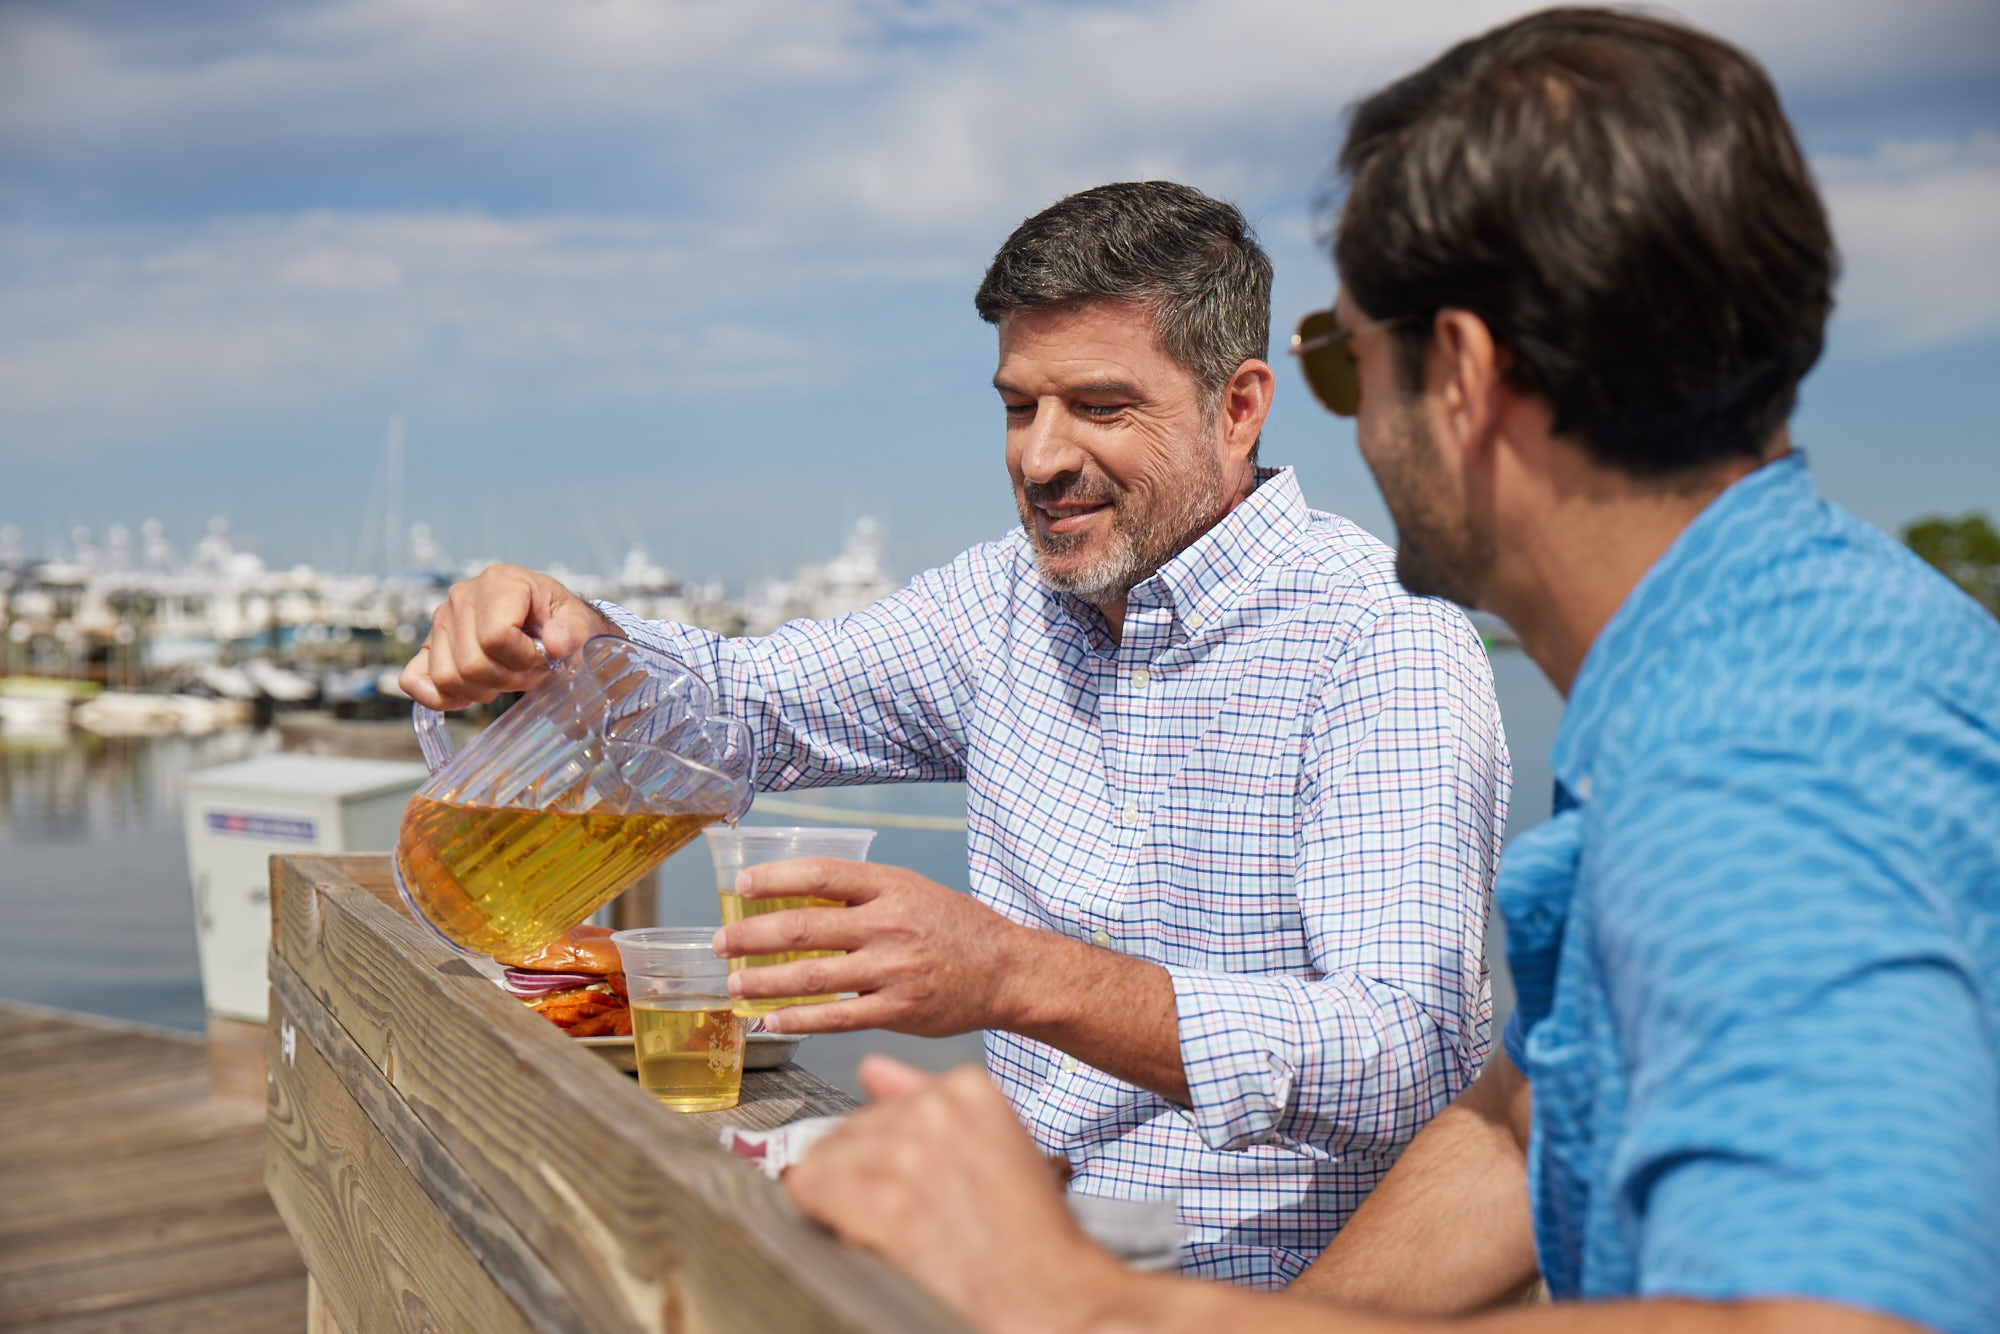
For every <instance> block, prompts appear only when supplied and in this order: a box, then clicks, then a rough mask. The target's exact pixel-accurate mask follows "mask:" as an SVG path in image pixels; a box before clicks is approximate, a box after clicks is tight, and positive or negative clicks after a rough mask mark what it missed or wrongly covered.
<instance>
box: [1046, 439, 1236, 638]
mask: <svg viewBox="0 0 2000 1334" xmlns="http://www.w3.org/2000/svg"><path fill="white" fill-rule="evenodd" d="M1196 467H1197V469H1198V473H1197V475H1194V476H1188V477H1179V478H1174V479H1171V482H1172V488H1171V489H1172V490H1173V492H1174V493H1175V494H1177V495H1178V496H1179V497H1180V499H1179V500H1178V501H1177V502H1175V503H1174V504H1173V505H1171V506H1169V507H1168V508H1167V510H1166V512H1165V513H1164V514H1160V513H1153V514H1146V515H1139V516H1134V515H1133V514H1132V512H1131V511H1130V510H1128V509H1127V508H1125V505H1124V503H1123V497H1119V498H1117V499H1114V500H1113V501H1112V503H1111V538H1112V546H1111V549H1110V550H1109V551H1107V552H1105V554H1104V556H1103V557H1102V558H1101V559H1099V560H1098V561H1097V562H1096V563H1095V564H1093V565H1090V566H1088V567H1086V568H1085V569H1082V570H1079V571H1075V572H1072V573H1069V574H1058V573H1057V572H1055V571H1053V570H1051V569H1050V568H1049V557H1050V556H1051V555H1052V554H1053V555H1060V554H1061V548H1060V547H1058V548H1056V549H1055V551H1054V552H1051V551H1049V550H1046V549H1045V548H1044V547H1043V544H1042V541H1041V539H1040V538H1039V537H1038V536H1037V535H1036V532H1035V522H1034V516H1033V515H1032V514H1023V515H1022V516H1021V526H1022V528H1023V529H1024V530H1025V531H1026V532H1027V534H1028V545H1029V546H1030V547H1031V548H1032V549H1033V550H1034V553H1035V568H1036V569H1037V570H1039V571H1041V574H1042V578H1044V579H1046V580H1048V582H1049V583H1050V584H1051V585H1053V586H1054V587H1055V588H1057V589H1060V590H1061V591H1062V592H1065V593H1068V594H1070V595H1071V596H1073V597H1078V598H1082V599H1083V600H1084V601H1085V602H1088V603H1090V604H1092V605H1093V606H1102V605H1103V604H1105V603H1107V602H1112V601H1115V600H1117V599H1118V598H1122V597H1124V596H1125V595H1126V594H1127V593H1129V592H1131V591H1132V590H1133V588H1135V587H1136V586H1138V585H1139V584H1142V583H1144V582H1145V581H1146V580H1148V579H1150V578H1152V577H1153V575H1154V574H1156V573H1158V572H1159V569H1160V567H1161V566H1162V565H1165V564H1166V563H1167V562H1168V561H1170V560H1172V559H1173V558H1174V557H1175V556H1178V555H1180V554H1181V552H1183V551H1185V550H1187V549H1188V548H1189V547H1191V546H1193V545H1194V544H1195V542H1196V541H1198V540H1199V539H1200V538H1201V535H1202V534H1203V533H1205V532H1207V531H1208V530H1209V529H1210V528H1212V527H1214V526H1215V521H1216V515H1217V512H1218V511H1219V510H1220V509H1221V508H1222V499H1223V497H1222V464H1221V462H1220V461H1219V460H1217V459H1215V458H1213V457H1211V456H1209V455H1206V454H1204V455H1203V456H1202V457H1201V459H1200V460H1199V462H1198V463H1197V465H1196Z"/></svg>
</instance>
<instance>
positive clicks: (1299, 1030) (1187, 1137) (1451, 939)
mask: <svg viewBox="0 0 2000 1334" xmlns="http://www.w3.org/2000/svg"><path fill="white" fill-rule="evenodd" d="M1259 482H1260V484H1259V486H1258V487H1257V489H1256V490H1255V491H1254V492H1252V493H1251V495H1250V496H1249V498H1248V499H1246V500H1245V501H1244V502H1243V503H1242V504H1241V505H1239V506H1238V507H1237V508H1236V509H1235V510H1234V511H1233V512H1231V513H1230V514H1229V515H1228V516H1227V517H1226V518H1224V519H1223V520H1222V521H1221V522H1220V523H1218V524H1217V525H1216V526H1215V527H1214V528H1213V529H1211V530H1210V531H1209V532H1208V533H1207V534H1205V535H1204V536H1203V537H1202V538H1201V539H1200V540H1199V541H1197V542H1196V543H1195V544H1194V545H1193V546H1191V547H1189V548H1188V549H1187V550H1186V551H1184V552H1182V553H1181V554H1180V555H1179V556H1177V557H1175V558H1174V559H1173V560H1172V561H1170V562H1168V563H1167V565H1166V566H1165V567H1164V568H1162V569H1161V570H1160V571H1159V573H1158V574H1156V575H1154V576H1153V577H1152V578H1150V579H1147V580H1146V581H1145V582H1144V583H1142V584H1140V585H1139V586H1138V587H1137V588H1134V589H1133V590H1132V592H1131V594H1130V596H1129V597H1128V599H1127V603H1126V611H1125V625H1124V632H1123V637H1122V640H1121V641H1120V642H1117V643H1114V642H1113V641H1112V639H1111V637H1110V635H1109V633H1108V631H1107V627H1106V625H1105V622H1104V620H1103V618H1102V616H1101V615H1100V614H1099V613H1098V612H1097V610H1096V609H1095V608H1093V607H1090V606H1088V605H1087V604H1085V603H1083V602H1081V601H1079V600H1078V599H1076V598H1073V597H1071V596H1069V595H1068V594H1065V593H1060V592H1057V591H1056V590H1054V589H1053V588H1051V587H1050V586H1049V585H1048V583H1047V582H1046V581H1044V580H1043V579H1042V578H1041V576H1040V575H1039V574H1038V573H1037V572H1036V570H1035V567H1034V560H1033V556H1032V552H1031V550H1030V548H1029V546H1028V542H1027V539H1026V536H1025V534H1023V533H1021V532H1020V531H1018V530H1017V531H1015V532H1013V533H1010V534H1009V535H1008V536H1007V537H1005V538H1003V539H1001V540H1000V541H998V542H991V543H987V544H985V545H983V546H978V547H974V548H973V549H972V550H970V551H968V552H966V553H965V554H964V555H962V556H960V557H959V558H958V559H957V560H955V561H953V562H952V563H951V564H949V565H947V566H944V567H943V568H941V569H936V570H932V571H930V572H928V573H926V574H924V575H921V576H919V577H918V578H917V579H916V580H915V582H913V583H911V584H910V586H909V587H907V588H905V589H903V590H902V591H901V592H899V593H897V594H895V595H894V596H892V597H888V598H884V599H883V600H882V601H880V602H878V603H876V604H875V605H874V606H872V607H870V608H868V609H867V610H866V611H861V612H856V613H855V614H853V615H850V616H843V617H840V618H838V619H837V620H832V621H824V622H811V621H794V622H792V623H791V624H789V625H786V626H784V627H782V628H780V629H779V630H778V631H777V632H776V633H774V634H771V635H767V636H764V637H761V638H755V639H725V638H722V637H720V636H717V635H713V634H709V633H707V632H705V631H700V630H694V629H690V628H687V627H685V626H679V625H671V624H664V623H659V622H649V621H642V620H639V619H637V618H635V617H632V616H630V615H629V614H626V613H624V612H622V611H621V610H620V609H618V608H615V607H606V608H605V610H606V612H607V613H608V614H610V615H611V616H612V618H613V619H614V620H616V621H617V622H618V624H619V625H620V626H621V628H623V629H624V630H625V631H626V633H628V634H630V635H631V636H632V637H633V638H634V639H637V640H640V641H642V642H650V643H653V644H657V645H658V646H660V647H662V648H665V649H667V650H668V651H670V652H672V653H674V654H675V655H677V656H679V657H681V658H683V659H685V660H686V661H688V662H689V663H691V664H693V665H694V666H695V667H697V668H698V669H699V670H700V671H701V672H702V674H703V675H704V676H706V677H707V678H708V679H709V680H710V682H711V683H713V684H714V685H715V686H716V688H717V690H718V691H719V693H720V694H721V696H722V698H723V699H724V700H725V701H727V703H728V705H729V707H730V708H731V709H733V710H734V711H735V712H736V713H738V714H739V715H740V716H741V717H742V718H743V719H744V720H745V721H746V722H747V723H748V724H749V725H750V727H751V729H752V731H753V732H754V733H755V735H756V738H757V745H758V759H759V767H758V773H759V777H758V785H759V786H760V787H762V788H764V789H766V790H770V791H778V790H782V789H785V788H792V787H816V786H827V785H833V784H844V783H894V782H926V781H940V780H954V779H962V780H963V781H964V782H965V784H966V791H967V795H966V813H967V822H968V831H967V852H968V856H969V858H970V864H971V884H972V890H973V893H974V894H976V895H978V897H979V898H980V899H981V900H982V901H984V902H985V903H987V904H988V905H990V906H992V907H993V908H995V909H997V910H998V911H1000V912H1002V913H1004V914H1005V915H1006V916H1008V917H1009V918H1011V919H1013V920H1014V921H1016V922H1020V923H1024V924H1026V925H1028V926H1033V927H1038V928H1040V929H1042V930H1046V931H1054V932H1058V933H1060V934H1062V935H1066V936H1070V937H1072V938H1074V939H1077V940H1085V941H1092V942H1094V943H1096V944H1098V945H1100V946H1103V947H1105V948H1109V949H1116V950H1123V951H1125V952H1127V953H1130V954H1133V955H1136V956H1138V957H1140V958H1143V959H1148V960H1151V961H1153V962H1154V963H1157V964H1160V965H1161V966H1162V967H1164V968H1165V969H1166V970H1167V971H1168V973H1169V974H1170V975H1171V977H1172V979H1173V985H1174V998H1175V1005H1176V1009H1177V1013H1178V1018H1179V1026H1180V1045H1181V1060H1182V1064H1183V1066H1184V1067H1185V1071H1186V1075H1187V1083H1188V1089H1189V1092H1190V1093H1191V1094H1192V1097H1193V1106H1192V1107H1190V1108H1178V1107H1175V1106H1174V1105H1172V1104H1171V1103H1169V1102H1167V1101H1166V1100H1165V1099H1163V1098H1161V1097H1159V1096H1158V1095H1156V1094H1153V1093H1149V1092H1147V1091H1146V1090H1144V1089H1141V1088H1137V1087H1135V1086H1133V1085H1131V1084H1128V1083H1126V1082H1124V1081H1123V1080H1120V1079H1115V1078H1113V1077H1112V1076H1110V1075H1108V1074H1105V1073H1103V1072H1102V1071H1099V1070H1095V1069H1092V1068H1091V1067H1089V1066H1086V1065H1081V1064H1079V1063H1078V1062H1077V1061H1076V1060H1075V1059H1074V1058H1073V1057H1069V1056H1066V1055H1065V1054H1064V1053H1063V1052H1061V1051H1059V1050H1056V1049H1055V1048H1052V1047H1049V1046H1046V1045H1044V1044H1042V1043H1039V1042H1032V1041H1029V1040H1028V1039H1026V1038H1022V1037H1018V1036H1015V1035H1014V1034H1011V1033H1000V1032H994V1033H989V1034H988V1035H987V1038H986V1060H987V1065H988V1067H989V1069H990V1070H991V1072H992V1074H993V1078H994V1079H995V1080H996V1081H997V1082H998V1083H999V1085H1000V1087H1001V1088H1002V1089H1003V1090H1005V1092H1006V1094H1007V1096H1008V1098H1009V1099H1010V1100H1011V1101H1012V1103H1013V1105H1014V1108H1015V1110H1016V1111H1017V1112H1018V1113H1019V1115H1020V1117H1021V1119H1022V1121H1024V1122H1025V1123H1026V1124H1027V1126H1028V1128H1029V1130H1030V1131H1031V1132H1032V1133H1033V1135H1034V1137H1035V1139H1036V1141H1037V1142H1038V1143H1039V1144H1040V1145H1041V1147H1042V1149H1043V1151H1044V1152H1046V1153H1049V1154H1055V1155H1060V1156H1062V1157H1066V1158H1068V1159H1069V1160H1070V1162H1071V1163H1072V1164H1073V1165H1074V1166H1075V1169H1076V1171H1075V1176H1074V1178H1073V1180H1072V1183H1071V1184H1072V1187H1073V1188H1074V1189H1077V1190H1080V1191H1083V1192H1085V1193H1092V1194H1101V1195H1116V1196H1125V1197H1138V1196H1146V1195H1157V1194H1162V1193H1166V1192H1177V1193H1178V1195H1179V1198H1180V1210H1181V1217H1182V1220H1183V1221H1184V1222H1185V1224H1186V1225H1187V1227H1188V1229H1189V1246H1188V1248H1187V1250H1186V1252H1185V1259H1184V1270H1185V1272H1188V1273H1193V1274H1199V1275H1203V1276H1206V1277H1210V1278H1219V1279H1228V1280H1233V1281H1236V1282H1240V1283H1250V1284H1257V1285H1263V1286H1277V1285H1279V1284H1282V1283H1284V1282H1286V1281H1288V1280H1290V1279H1291V1278H1292V1277H1294V1276H1295V1275H1296V1274H1298V1272H1299V1271H1300V1270H1301V1269H1303V1268H1304V1267H1305V1266H1306V1265H1307V1264H1308V1263H1310V1262H1311V1261H1312V1259H1313V1258H1314V1257H1315V1256H1317V1255H1318V1254H1319V1252H1320V1251H1321V1250H1322V1249H1323V1248H1324V1247H1325V1246H1326V1244H1327V1242H1328V1241H1329V1240H1330V1239H1331V1238H1332V1236H1333V1234H1334V1232H1335V1230H1336V1229H1338V1228H1339V1226H1340V1225H1341V1223H1343V1222H1344V1221H1345V1220H1346V1219H1347V1217H1348V1215H1349V1214H1351V1213H1352V1212H1353V1211H1354V1208H1355V1206H1356V1205H1358V1204H1360V1202H1361V1200H1362V1199H1363V1198H1364V1197H1365V1196H1366V1195H1367V1194H1368V1192H1369V1190H1370V1189H1372V1188H1373V1187H1374V1185H1375V1183H1376V1182H1377V1181H1379V1180H1380V1179H1381V1177H1382V1174H1383V1173H1384V1172H1386V1171H1387V1170H1388V1169H1389V1166H1390V1164H1391V1162H1392V1161H1393V1160H1394V1159H1395V1157H1396V1155H1397V1154H1398V1153H1399V1152H1400V1151H1401V1150H1402V1148H1403V1146H1404V1145H1406V1144H1408V1143H1409V1141H1410V1138H1411V1136H1413V1135H1415V1134H1416V1132H1417V1130H1418V1129H1419V1128H1420V1127H1421V1126H1422V1125H1423V1124H1424V1122H1425V1121H1427V1120H1429V1119H1430V1118H1431V1117H1432V1116H1433V1115H1435V1114H1436V1113H1437V1112H1438V1111H1439V1110H1440V1109H1441V1108H1443V1107H1444V1105H1445V1104H1446V1103H1447V1102H1449V1101H1450V1100H1451V1099H1452V1098H1453V1097H1454V1096H1455V1095H1456V1094H1457V1093H1458V1092H1459V1091H1460V1090H1461V1089H1462V1088H1464V1087H1465V1085H1466V1083H1467V1082H1468V1081H1469V1080H1470V1079H1471V1078H1472V1077H1473V1075H1474V1074H1476V1073H1477V1072H1478V1070H1479V1067H1480V1065H1481V1063H1482V1062H1483V1061H1484V1059H1485V1057H1486V1052H1487V1047H1488V1041H1489V1027H1490V1018H1491V996H1490V993H1489V990H1488V986H1487V976H1486V966H1485V952H1484V938H1485V923H1486V909H1487V903H1488V896H1489V894H1490V891H1491V886H1492V880H1493V870H1494V865H1495V863H1496V861H1497V859H1498V856H1499V852H1500V842H1501V836H1502V832H1503V830H1504V828H1505V825H1506V817H1507V796H1508V787H1509V783H1510V778H1511V775H1510V768H1509V764H1508V757H1507V746H1506V740H1505V737H1504V735H1503V734H1502V732H1501V726H1500V710H1499V706H1498V704H1497V702H1496V701H1495V699H1494V694H1493V678H1492V672H1491V670H1490V669H1489V667H1488V665H1487V661H1486V655H1485V653H1484V651H1483V649H1482V647H1481V645H1480V642H1479V638H1478V636H1477V635H1476V634H1475V633H1474V632H1473V630H1472V627H1471V626H1470V625H1469V624H1468V623H1467V622H1466V620H1465V618H1464V617H1463V616H1462V615H1461V614H1460V613H1459V612H1458V611H1457V610H1456V609H1454V608H1453V607H1451V606H1450V605H1448V604H1446V603H1442V602H1437V601H1431V600H1424V599H1416V598H1412V597H1410V596H1409V595H1408V594H1406V593H1404V592H1403V591H1402V589H1401V587H1400V586H1399V585H1398V584H1397V582H1396V577H1395V573H1394V557H1393V555H1392V553H1391V552H1390V551H1389V550H1388V549H1387V548H1385V547H1384V546H1382V544H1380V543H1379V542H1377V541H1375V540H1374V539H1373V538H1371V537H1369V536H1368V535H1367V534H1366V533H1364V532H1362V531H1361V530H1360V529H1358V528H1356V527H1355V526H1353V525H1352V524H1350V523H1348V522H1347V521H1346V520H1344V519H1340V518H1337V517H1335V516H1333V515H1330V514H1323V513H1319V512H1316V511H1313V510H1310V509H1308V508H1307V507H1306V504H1305V500H1304V498H1303V497H1302V496H1301V495H1300V493H1299V488H1298V483H1297V481H1296V479H1295V478H1294V476H1293V475H1292V473H1291V472H1290V471H1289V470H1286V471H1276V472H1272V471H1266V472H1261V473H1260V474H1259Z"/></svg>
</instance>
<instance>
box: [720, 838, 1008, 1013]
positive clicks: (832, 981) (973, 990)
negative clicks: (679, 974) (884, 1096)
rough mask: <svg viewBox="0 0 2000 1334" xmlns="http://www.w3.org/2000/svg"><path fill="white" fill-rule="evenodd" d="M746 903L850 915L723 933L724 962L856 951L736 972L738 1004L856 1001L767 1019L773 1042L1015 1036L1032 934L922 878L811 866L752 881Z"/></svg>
mask: <svg viewBox="0 0 2000 1334" xmlns="http://www.w3.org/2000/svg"><path fill="white" fill-rule="evenodd" d="M736 892H737V893H738V894H741V895H742V896H743V897H744V898H746V899H766V898H818V899H838V900H839V901H841V902H842V903H845V904H847V905H849V906H847V907H844V908H795V909H788V910H785V911H781V912H773V913H766V914H764V915H763V916H760V917H746V918H745V919H743V920H742V921H740V922H737V923H736V924H734V925H733V926H727V927H724V928H723V929H722V930H721V931H719V932H717V933H716V937H715V952H716V953H717V954H720V955H722V956H724V957H725V958H737V957H741V956H743V955H752V954H781V953H785V952H788V951H791V950H846V951H847V953H846V954H844V955H842V956H840V957H837V958H832V959H800V960H798V961H796V962H794V963H784V964H774V965H771V966H770V967H765V968H746V969H744V970H742V971H741V972H738V973H732V974H731V975H730V978H729V991H730V994H731V995H733V996H740V997H742V998H744V999H748V1000H754V999H758V998H762V997H770V996H820V995H826V994H829V993H838V992H844V991H855V992H859V993H861V994H860V997H859V998H858V999H856V1000H845V1001H827V1002H825V1003H823V1004H820V1005H796V1006H792V1007H790V1008H788V1009H783V1010H779V1011H777V1012H775V1013H773V1014H771V1015H768V1016H767V1017H766V1018H765V1020H764V1026H765V1027H766V1028H768V1029H770V1030H771V1031H772V1032H774V1033H838V1032H846V1031H848V1030H851V1029H858V1028H887V1029H892V1030H894V1031H896V1032H898V1033H916V1034H919V1035H921V1036H924V1037H945V1036H948V1035H950V1034H954V1033H970V1032H974V1031H976V1030H978V1029H982V1028H993V1027H1004V1026H1005V1017H1006V1015H1007V1013H1008V1010H1009V1009H1010V1006H1009V1005H1008V1001H1007V997H1008V995H1009V993H1010V991H1011V990H1012V989H1013V988H1016V987H1018V986H1019V985H1020V984H1021V983H1022V981H1023V980H1024V974H1026V973H1027V972H1028V971H1029V970H1028V968H1027V966H1026V964H1027V960H1026V957H1025V955H1026V951H1027V950H1028V948H1029V947H1030V945H1031V942H1030V940H1029V938H1030V937H1033V936H1036V935H1039V934H1041V933H1038V932H1031V931H1029V930H1028V929H1027V928H1025V927H1020V926H1016V925H1015V924H1014V923H1012V922H1010V921H1008V920H1007V919H1006V918H1004V917H1002V916H1001V915H1000V914H999V913H996V912H994V911H993V910H992V909H991V908H988V907H987V906H986V905H985V904H983V903H981V902H979V901H978V900H977V899H975V898H973V897H971V896H970V895H967V894H960V893H957V892H955V891H953V890H950V889H947V888H945V887H944V886H943V885H940V884H938V883H937V882H936V881H934V880H926V879H925V878H924V877H922V876H920V875H918V874H917V873H916V872H914V871H906V870H903V869H902V868H901V867H897V866H878V865H875V864H873V863H870V862H845V861H836V860H834V859H832V858H828V857H802V858H799V859H797V860H795V861H785V862H767V863H765V864H763V865H760V866H753V867H750V868H749V869H747V870H745V871H744V872H743V873H742V874H741V875H740V876H738V877H737V880H736Z"/></svg>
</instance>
